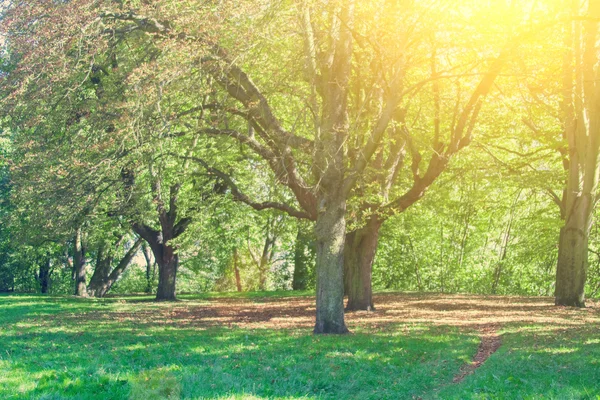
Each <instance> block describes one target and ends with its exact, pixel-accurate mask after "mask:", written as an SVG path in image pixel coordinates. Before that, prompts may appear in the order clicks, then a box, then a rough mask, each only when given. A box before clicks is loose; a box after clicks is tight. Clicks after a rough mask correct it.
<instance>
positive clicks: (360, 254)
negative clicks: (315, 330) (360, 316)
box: [344, 217, 381, 311]
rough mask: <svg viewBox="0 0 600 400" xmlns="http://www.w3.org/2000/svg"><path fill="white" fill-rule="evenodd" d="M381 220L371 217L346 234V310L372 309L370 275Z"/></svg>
mask: <svg viewBox="0 0 600 400" xmlns="http://www.w3.org/2000/svg"><path fill="white" fill-rule="evenodd" d="M380 228H381V222H380V221H379V220H378V219H377V218H375V217H373V218H371V219H369V221H368V222H367V225H366V226H364V227H362V228H361V229H359V230H357V231H354V232H351V233H349V234H347V235H346V243H345V246H344V272H345V276H344V281H345V283H346V285H345V286H346V290H347V292H346V293H347V295H348V303H347V305H346V310H347V311H351V310H366V311H371V310H374V309H375V307H374V305H373V290H372V282H371V276H372V272H373V261H374V260H375V254H376V252H377V243H378V241H379V229H380Z"/></svg>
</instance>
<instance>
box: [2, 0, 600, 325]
mask: <svg viewBox="0 0 600 400" xmlns="http://www.w3.org/2000/svg"><path fill="white" fill-rule="evenodd" d="M590 4H591V3H590ZM596 11H597V10H595V8H594V7H592V6H590V7H588V6H587V5H586V7H584V9H583V10H580V9H579V8H578V6H576V5H573V7H572V9H571V10H569V12H565V11H564V10H562V11H561V7H560V4H558V3H555V2H545V3H543V4H542V3H539V2H529V1H522V2H510V3H506V2H485V3H481V2H470V3H468V4H467V3H461V4H450V3H447V2H442V1H437V0H435V1H431V2H413V1H407V2H399V3H390V2H385V1H381V2H354V1H351V0H344V1H339V2H325V3H322V2H312V1H301V2H300V1H299V2H293V3H273V2H269V1H264V2H259V3H256V2H247V3H246V2H236V7H232V4H228V3H227V2H222V3H219V4H218V5H214V6H213V7H212V8H211V7H208V6H207V4H205V3H204V2H197V3H195V2H191V3H186V4H185V5H182V4H177V3H175V2H164V3H161V4H129V3H119V4H116V3H113V2H108V1H107V2H91V1H87V0H77V1H71V2H63V3H55V2H52V1H40V2H36V4H15V5H13V6H12V7H11V8H9V9H7V10H5V12H4V16H3V20H2V32H3V34H4V35H5V37H6V42H5V51H6V52H5V54H6V57H7V59H8V62H7V63H5V65H4V67H3V75H2V96H3V97H2V102H3V103H2V104H3V110H4V115H3V126H4V133H3V136H2V138H3V139H2V140H3V142H2V149H3V156H2V163H3V164H2V165H1V166H0V167H1V168H2V170H1V171H0V172H1V174H2V175H1V177H2V178H1V179H2V180H1V181H0V185H1V186H0V189H1V190H2V199H3V202H2V205H1V207H2V215H0V217H1V218H2V219H3V221H6V223H5V224H3V225H2V228H1V231H0V249H1V251H0V261H2V262H1V266H0V274H2V276H3V278H2V282H3V283H2V285H0V289H2V290H10V289H12V288H15V287H19V289H20V290H23V289H27V290H33V289H34V288H38V289H39V290H40V291H44V292H45V291H50V292H52V291H53V290H57V291H63V290H64V288H65V287H66V285H65V284H64V282H67V283H69V282H68V280H67V279H62V278H60V279H59V278H58V277H59V276H62V277H63V278H64V275H65V273H64V271H66V270H68V269H72V271H73V275H72V278H73V281H72V282H70V284H71V286H72V288H73V291H74V292H75V293H76V294H78V295H86V294H87V293H91V294H93V295H99V296H102V295H104V294H106V292H107V291H108V289H110V288H111V287H113V285H114V289H115V290H126V288H130V289H131V288H134V287H135V288H140V289H139V290H141V291H143V290H146V291H147V290H148V289H150V290H154V284H155V283H156V284H157V288H156V298H157V299H158V300H173V299H175V298H176V282H177V280H178V278H177V277H178V276H180V274H179V271H180V269H183V271H184V278H183V279H184V282H185V283H184V287H186V288H189V289H190V290H211V289H213V288H218V289H229V290H250V289H258V290H267V289H276V288H294V289H311V288H312V287H313V285H314V286H316V293H317V313H316V314H317V315H316V324H315V332H317V333H343V332H346V328H345V324H344V304H343V295H344V291H345V292H346V294H347V295H348V303H347V305H346V308H347V309H348V310H370V309H373V306H374V304H373V301H372V286H373V283H374V284H375V287H376V288H390V289H391V288H398V289H416V290H436V291H442V292H445V291H471V292H482V293H493V294H496V293H527V294H551V293H552V292H553V291H554V286H553V284H552V279H550V278H549V277H550V276H552V275H553V274H554V270H553V268H554V267H553V264H554V263H558V266H559V267H558V272H557V276H556V294H557V304H568V305H579V306H581V305H583V293H584V286H585V271H586V269H587V265H588V257H589V254H588V248H589V247H590V245H589V244H588V242H591V243H592V245H591V246H593V243H595V237H593V235H595V233H593V232H594V231H592V230H591V226H592V220H593V205H594V204H595V201H596V200H595V196H596V190H597V188H596V186H597V165H596V164H595V162H596V161H597V154H596V153H597V148H598V146H597V145H598V143H597V141H598V140H600V139H598V138H597V136H598V134H597V133H596V131H595V130H594V129H595V128H594V127H595V125H594V124H595V122H594V121H595V120H594V118H593V116H594V115H595V113H594V108H593V107H595V104H596V102H595V96H596V93H595V90H596V89H595V86H594V84H593V81H594V79H593V76H594V75H593V74H594V72H593V68H594V65H595V64H596V61H597V60H596V57H597V56H596V47H595V46H596V44H595V43H596V36H597V26H596V25H597V23H596V20H595V18H594V15H595V14H594V13H596ZM582 15H583V16H585V18H584V17H581V16H582ZM573 16H575V17H573ZM588 17H589V18H588ZM548 37H551V38H553V40H552V43H546V42H547V40H546V39H547V38H548ZM564 174H566V176H567V179H566V182H567V183H566V184H564V183H563V178H564V176H563V175H564ZM564 185H566V186H565V187H566V189H564V190H563V186H564ZM426 192H429V194H428V195H427V196H425V193H426ZM561 192H563V194H562V196H561V195H560V193H561ZM420 201H423V203H422V204H419V202H420ZM244 204H245V205H244ZM557 205H558V207H557ZM413 207H414V209H413ZM255 211H261V212H262V213H263V214H261V215H259V214H256V213H255ZM404 213H406V214H404ZM400 214H404V215H400ZM561 218H562V219H563V220H564V221H565V224H566V225H565V227H564V228H563V233H561V239H560V241H559V242H557V241H556V239H555V238H554V235H556V234H557V232H558V225H557V221H560V219H561ZM9 222H10V223H9ZM573 224H574V225H573ZM15 233H18V237H20V238H23V239H24V240H22V241H23V242H24V245H23V246H16V245H15V239H14V234H15ZM380 233H381V240H380ZM590 235H592V237H590ZM142 240H143V241H144V242H145V243H146V244H147V247H146V249H147V250H148V249H149V250H151V252H152V255H150V251H146V252H145V255H146V258H144V257H143V256H142V254H141V252H139V248H140V247H142ZM557 244H558V249H559V251H558V253H557ZM27 246H29V247H27ZM594 251H595V250H594ZM378 252H379V253H378ZM377 254H378V255H377ZM593 254H595V253H593ZM119 260H120V261H119ZM154 263H156V265H157V271H156V275H157V282H154V281H153V278H152V276H153V275H154V273H153V272H152V271H153V265H154ZM128 264H132V265H133V266H135V265H137V266H141V267H142V269H140V268H135V267H134V268H133V269H131V271H127V270H125V268H124V266H125V265H128ZM60 271H62V272H60ZM124 271H125V272H124ZM140 271H142V272H140ZM121 274H123V275H124V279H123V280H122V282H121V283H119V282H116V281H117V279H118V276H120V275H121ZM136 274H137V275H136ZM594 274H595V272H594V271H591V276H590V278H591V282H594V285H595V284H596V283H597V282H598V278H596V277H595V276H594ZM19 276H29V278H26V279H22V280H21V281H22V282H25V281H27V283H23V284H17V283H16V282H18V281H19V279H20V278H18V277H19ZM52 276H55V277H56V278H57V279H58V280H60V281H61V282H62V283H60V284H58V283H57V285H56V286H55V289H53V285H52V278H51V277H52ZM372 276H373V279H372ZM517 277H518V279H517ZM57 282H58V281H57ZM127 282H129V283H127ZM142 282H143V284H142ZM19 285H21V286H19ZM596 289H597V287H596ZM565 299H567V300H565Z"/></svg>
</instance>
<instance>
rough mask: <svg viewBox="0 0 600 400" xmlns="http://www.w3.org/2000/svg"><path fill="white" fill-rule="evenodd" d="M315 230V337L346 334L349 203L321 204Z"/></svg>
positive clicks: (338, 201) (334, 201)
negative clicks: (347, 204)
mask: <svg viewBox="0 0 600 400" xmlns="http://www.w3.org/2000/svg"><path fill="white" fill-rule="evenodd" d="M322 204H324V207H323V209H322V210H320V213H319V216H318V218H317V223H316V226H315V235H316V239H317V319H316V324H315V329H314V333H338V334H339V333H347V332H348V328H346V324H345V322H344V283H343V269H344V239H345V235H346V220H345V218H344V214H345V212H346V203H345V200H343V199H335V198H330V199H329V201H328V202H325V201H322Z"/></svg>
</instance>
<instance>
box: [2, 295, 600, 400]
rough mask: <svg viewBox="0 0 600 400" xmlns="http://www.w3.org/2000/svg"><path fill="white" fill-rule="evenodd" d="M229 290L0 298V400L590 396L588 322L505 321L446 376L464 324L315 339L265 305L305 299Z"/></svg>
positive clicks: (470, 333) (359, 326) (468, 347)
mask: <svg viewBox="0 0 600 400" xmlns="http://www.w3.org/2000/svg"><path fill="white" fill-rule="evenodd" d="M306 295H307V294H306ZM237 296H238V297H237V298H236V300H235V301H236V303H234V304H233V305H232V304H229V303H228V302H230V301H232V296H223V295H222V294H208V295H189V296H182V301H180V302H178V303H175V304H172V303H171V304H169V303H153V302H150V301H147V300H149V298H147V297H143V296H140V297H126V298H110V299H106V300H80V299H74V298H68V297H42V296H0V310H1V311H0V398H1V399H46V400H49V399H144V400H152V399H180V398H184V399H203V398H208V399H265V398H277V399H413V398H423V399H435V398H440V399H446V398H457V399H459V398H460V399H463V398H473V399H488V398H498V399H505V398H506V399H513V398H557V399H571V398H585V399H588V398H589V399H600V330H599V329H598V328H599V325H598V324H597V323H588V324H579V325H576V327H571V326H566V327H565V326H563V325H561V323H562V322H561V321H559V322H557V323H548V324H539V323H537V324H531V323H518V322H514V321H513V322H510V323H507V324H506V325H505V326H504V327H503V328H502V332H503V345H502V346H501V347H500V349H499V350H498V352H497V353H495V354H494V355H492V357H490V359H488V360H487V361H486V362H485V363H484V364H483V366H482V367H481V368H479V369H477V370H476V371H475V373H474V374H472V375H470V376H468V377H467V378H466V379H465V380H464V381H462V382H461V383H459V384H453V383H452V379H453V377H454V376H455V375H456V374H457V373H458V372H459V370H460V368H461V366H462V365H464V364H465V363H466V362H468V361H469V360H470V359H471V357H472V356H473V355H474V354H475V352H476V350H477V346H478V344H479V337H478V334H477V331H476V330H475V329H473V328H472V327H468V326H453V325H452V324H446V323H444V322H443V321H442V323H441V324H440V323H439V322H440V321H436V320H434V319H432V320H431V321H426V320H425V319H423V318H417V319H416V320H410V319H408V318H405V317H403V318H396V320H394V319H393V318H392V319H391V320H386V323H385V324H381V323H379V324H378V323H375V322H373V321H375V320H369V318H370V315H367V314H356V315H352V316H349V318H350V322H349V325H350V327H351V328H352V330H353V332H354V334H352V335H344V336H314V335H312V334H311V332H310V329H307V328H306V326H305V325H302V324H299V325H298V326H294V324H285V325H282V327H278V326H273V325H269V323H270V321H272V320H277V318H275V317H274V316H272V315H271V314H269V313H272V312H273V311H272V310H270V309H267V308H264V307H265V305H269V304H275V305H276V306H279V304H290V308H291V309H293V308H296V307H304V306H305V303H303V302H302V301H305V302H312V299H311V298H310V297H308V298H304V297H302V298H300V299H301V300H298V298H296V297H291V296H290V294H289V293H281V294H269V296H265V294H262V295H260V294H249V295H246V296H241V297H239V296H240V295H237ZM405 300H406V299H405ZM418 300H419V301H420V302H421V303H422V304H424V303H423V301H424V300H429V299H428V298H427V297H419V299H418ZM434 300H435V301H439V300H440V298H439V296H438V297H436V298H435V299H434ZM270 302H278V303H270ZM380 302H381V301H380ZM405 303H406V304H408V305H407V307H408V308H410V307H413V308H414V310H412V308H410V309H409V310H408V311H407V312H413V311H414V312H418V311H419V310H418V309H417V306H416V305H415V306H412V305H410V304H409V303H410V301H408V300H407V301H405ZM228 304H229V306H230V307H231V308H229V309H228V308H226V306H227V305H228ZM428 304H429V303H428ZM253 307H254V308H253ZM389 307H390V309H392V308H394V307H399V306H398V305H394V306H389ZM209 308H210V309H212V310H216V311H214V312H213V313H207V314H202V313H200V311H203V310H204V311H206V310H207V309H209ZM382 308H384V309H385V307H382ZM231 309H235V310H237V309H240V310H246V312H247V314H243V315H242V314H240V315H238V314H235V313H233V314H231V313H232V311H231ZM250 309H253V310H258V312H259V314H253V313H250V312H249V311H248V310H250ZM177 310H179V312H176V311H177ZM223 310H225V311H223ZM183 311H185V312H183ZM204 311H203V312H204ZM221 311H222V312H221ZM505 311H506V310H504V309H503V312H505ZM307 312H308V313H310V311H307ZM428 312H430V311H428ZM441 312H443V313H444V315H446V314H448V311H441ZM459 312H460V310H459ZM261 313H262V314H261ZM595 313H596V311H592V314H591V315H592V316H596V314H595ZM222 314H226V316H227V318H226V319H224V320H223V319H219V318H221V317H222ZM371 314H372V315H375V316H376V315H377V313H371ZM388 314H391V311H390V312H389V313H388ZM212 317H214V321H213V322H215V321H216V322H222V325H219V324H216V323H206V321H208V320H210V319H211V318H212ZM217 317H218V318H217ZM252 318H254V319H255V320H254V321H251V320H250V319H252ZM293 318H296V317H295V316H293V315H290V316H289V319H293ZM298 318H299V320H301V318H300V317H298ZM432 318H433V317H432ZM282 319H283V320H284V319H285V318H282ZM417 320H418V321H417ZM363 321H367V322H364V323H363ZM257 326H258V327H257Z"/></svg>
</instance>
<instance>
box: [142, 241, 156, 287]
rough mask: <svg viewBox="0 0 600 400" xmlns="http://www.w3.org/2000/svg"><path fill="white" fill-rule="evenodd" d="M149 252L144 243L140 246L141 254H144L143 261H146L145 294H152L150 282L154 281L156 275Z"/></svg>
mask: <svg viewBox="0 0 600 400" xmlns="http://www.w3.org/2000/svg"><path fill="white" fill-rule="evenodd" d="M151 251H152V250H150V249H149V248H148V246H147V245H146V244H145V243H144V244H142V252H143V253H144V259H145V260H146V289H145V292H146V293H152V282H153V281H154V276H155V274H156V271H155V268H154V266H155V265H156V263H155V262H152V258H151V255H150V252H151Z"/></svg>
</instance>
